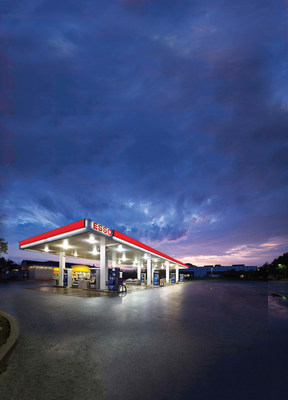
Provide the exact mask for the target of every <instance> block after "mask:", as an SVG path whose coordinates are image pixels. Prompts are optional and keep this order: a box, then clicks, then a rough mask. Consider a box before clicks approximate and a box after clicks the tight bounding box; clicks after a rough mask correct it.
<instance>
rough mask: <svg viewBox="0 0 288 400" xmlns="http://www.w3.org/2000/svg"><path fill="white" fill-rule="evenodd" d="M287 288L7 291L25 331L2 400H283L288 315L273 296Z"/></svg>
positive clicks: (199, 285) (8, 308)
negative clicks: (96, 293)
mask: <svg viewBox="0 0 288 400" xmlns="http://www.w3.org/2000/svg"><path fill="white" fill-rule="evenodd" d="M45 287H46V288H45ZM39 288H42V289H41V290H39ZM287 288H288V284H287V283H286V286H285V285H282V286H281V287H280V288H279V287H278V288H276V289H275V288H273V289H271V288H270V287H269V286H268V284H267V283H264V282H224V281H193V282H191V283H185V284H178V285H175V286H169V287H164V288H158V289H155V290H139V291H131V292H130V293H128V294H127V296H100V297H79V296H71V295H70V296H68V295H65V294H59V293H54V292H53V291H51V288H49V287H47V283H42V284H39V283H29V282H15V283H11V284H6V285H3V284H2V285H1V284H0V309H2V310H3V311H5V312H7V313H9V314H11V315H12V316H14V317H15V318H16V319H17V320H18V323H19V327H20V338H19V340H18V344H17V347H16V348H15V350H14V351H13V354H12V355H11V357H10V360H9V366H8V369H7V370H6V371H5V372H4V373H3V374H1V375H0V398H1V399H9V400H16V399H17V400H34V399H35V400H36V399H37V400H39V399H40V400H42V399H43V400H50V399H51V400H52V399H53V400H55V399H56V400H57V399H61V400H66V399H67V400H68V399H69V400H74V399H75V400H76V399H85V400H90V399H91V400H92V399H93V400H94V399H103V400H112V399H113V400H115V399H120V400H122V399H123V400H124V399H125V400H126V399H127V400H130V399H131V400H134V399H137V400H142V399H147V400H148V399H149V400H151V399H157V400H162V399H163V400H164V399H165V400H166V399H183V400H185V399H197V400H208V399H214V398H217V399H218V398H219V399H221V400H226V399H227V400H231V399H233V400H244V399H245V400H250V399H251V400H252V399H253V400H257V399H261V400H272V399H273V400H274V399H277V400H282V399H283V400H284V399H286V397H287V396H286V392H285V391H284V389H285V390H286V387H285V379H286V375H287V368H286V364H285V363H286V356H285V354H286V353H285V352H286V338H287V334H288V326H287V315H288V314H287V312H288V307H287V302H285V300H283V299H281V297H279V298H277V297H273V298H270V297H269V292H271V291H272V292H275V290H278V291H281V290H282V293H284V292H285V293H286V291H287ZM35 289H36V290H35Z"/></svg>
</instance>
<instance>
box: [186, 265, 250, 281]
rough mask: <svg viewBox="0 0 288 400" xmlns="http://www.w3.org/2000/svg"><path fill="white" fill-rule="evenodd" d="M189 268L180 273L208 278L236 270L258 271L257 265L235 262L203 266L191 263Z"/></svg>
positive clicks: (190, 276) (191, 276) (188, 276)
mask: <svg viewBox="0 0 288 400" xmlns="http://www.w3.org/2000/svg"><path fill="white" fill-rule="evenodd" d="M186 265H188V267H189V268H188V269H180V271H179V273H180V274H183V275H184V278H185V277H186V278H206V277H209V276H211V275H213V276H215V277H216V276H221V275H224V274H225V272H228V271H235V272H243V273H245V272H246V273H247V272H249V271H256V270H257V266H254V265H253V266H248V265H245V264H233V265H230V266H224V265H220V264H215V265H204V266H202V267H197V266H196V265H193V264H189V263H187V264H186Z"/></svg>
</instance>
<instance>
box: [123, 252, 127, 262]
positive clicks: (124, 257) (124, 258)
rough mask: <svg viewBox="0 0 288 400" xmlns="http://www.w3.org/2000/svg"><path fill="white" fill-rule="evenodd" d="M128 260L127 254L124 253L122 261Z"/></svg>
mask: <svg viewBox="0 0 288 400" xmlns="http://www.w3.org/2000/svg"><path fill="white" fill-rule="evenodd" d="M126 260H127V258H126V256H125V253H123V256H122V261H126Z"/></svg>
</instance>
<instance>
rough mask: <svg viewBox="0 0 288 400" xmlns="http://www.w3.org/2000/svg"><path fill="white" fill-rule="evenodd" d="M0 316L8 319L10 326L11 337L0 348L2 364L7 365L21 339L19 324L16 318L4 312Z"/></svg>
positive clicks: (0, 312) (0, 361)
mask: <svg viewBox="0 0 288 400" xmlns="http://www.w3.org/2000/svg"><path fill="white" fill-rule="evenodd" d="M0 315H1V316H3V317H4V318H6V319H7V320H8V322H9V324H10V335H9V337H8V339H7V341H6V343H4V344H3V345H2V346H1V347H0V363H2V362H4V363H6V362H7V360H8V358H9V356H10V354H11V353H12V350H13V349H14V347H15V346H16V344H17V340H18V338H19V326H18V322H17V321H16V319H15V318H14V317H12V316H11V315H9V314H7V313H5V312H4V311H0Z"/></svg>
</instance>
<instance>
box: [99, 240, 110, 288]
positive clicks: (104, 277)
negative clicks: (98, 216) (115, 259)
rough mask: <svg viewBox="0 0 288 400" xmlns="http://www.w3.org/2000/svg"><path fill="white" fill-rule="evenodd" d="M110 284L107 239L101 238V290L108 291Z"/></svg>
mask: <svg viewBox="0 0 288 400" xmlns="http://www.w3.org/2000/svg"><path fill="white" fill-rule="evenodd" d="M106 282H108V257H107V252H106V238H105V237H101V238H100V290H105V289H107V284H106Z"/></svg>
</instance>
